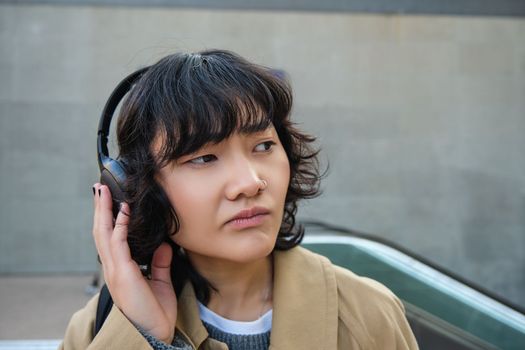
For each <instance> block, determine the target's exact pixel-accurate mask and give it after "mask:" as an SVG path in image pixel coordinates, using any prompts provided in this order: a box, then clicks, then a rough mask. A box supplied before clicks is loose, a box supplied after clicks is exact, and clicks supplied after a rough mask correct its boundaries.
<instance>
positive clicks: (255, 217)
mask: <svg viewBox="0 0 525 350" xmlns="http://www.w3.org/2000/svg"><path fill="white" fill-rule="evenodd" d="M268 214H270V211H269V210H268V209H266V208H263V207H253V208H250V209H244V210H241V211H240V212H238V213H237V215H235V216H234V217H232V218H230V219H229V220H228V221H227V222H226V224H227V225H231V226H233V227H235V228H239V229H241V228H247V227H253V226H258V225H260V224H261V223H262V222H263V220H264V219H265V218H266V217H267V216H268Z"/></svg>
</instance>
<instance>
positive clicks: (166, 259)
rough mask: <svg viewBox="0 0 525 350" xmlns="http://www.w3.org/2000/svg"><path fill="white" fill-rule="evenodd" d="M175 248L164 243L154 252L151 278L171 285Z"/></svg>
mask: <svg viewBox="0 0 525 350" xmlns="http://www.w3.org/2000/svg"><path fill="white" fill-rule="evenodd" d="M172 257H173V250H172V249H171V246H170V245H169V244H168V243H165V242H164V243H162V244H161V245H160V246H159V247H158V248H157V249H156V250H155V252H154V253H153V259H152V260H151V279H152V280H154V281H161V282H165V283H168V284H170V285H171V274H170V270H171V259H172Z"/></svg>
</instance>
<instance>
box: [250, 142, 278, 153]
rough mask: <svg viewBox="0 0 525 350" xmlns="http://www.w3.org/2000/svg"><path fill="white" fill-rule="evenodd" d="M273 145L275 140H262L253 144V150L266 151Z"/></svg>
mask: <svg viewBox="0 0 525 350" xmlns="http://www.w3.org/2000/svg"><path fill="white" fill-rule="evenodd" d="M273 145H275V142H273V141H266V142H262V143H260V144H258V145H257V146H255V149H254V150H255V151H256V152H268V151H269V150H271V149H272V146H273Z"/></svg>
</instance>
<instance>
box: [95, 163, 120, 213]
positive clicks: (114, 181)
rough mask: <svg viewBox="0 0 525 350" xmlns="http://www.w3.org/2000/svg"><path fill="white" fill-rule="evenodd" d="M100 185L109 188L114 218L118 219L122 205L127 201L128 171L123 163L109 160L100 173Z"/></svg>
mask: <svg viewBox="0 0 525 350" xmlns="http://www.w3.org/2000/svg"><path fill="white" fill-rule="evenodd" d="M100 183H101V184H103V185H106V186H108V187H109V190H110V191H111V198H112V199H113V217H117V214H118V212H119V210H120V203H121V202H124V201H125V200H126V192H125V183H126V170H125V167H124V164H123V162H122V161H120V160H115V159H111V158H107V159H106V161H105V162H104V168H103V169H102V171H101V172H100Z"/></svg>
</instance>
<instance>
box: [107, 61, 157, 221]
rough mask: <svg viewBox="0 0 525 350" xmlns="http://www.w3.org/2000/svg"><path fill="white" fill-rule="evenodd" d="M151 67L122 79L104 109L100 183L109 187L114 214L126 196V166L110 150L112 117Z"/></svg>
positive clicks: (114, 214) (115, 214)
mask: <svg viewBox="0 0 525 350" xmlns="http://www.w3.org/2000/svg"><path fill="white" fill-rule="evenodd" d="M148 68H149V67H146V68H142V69H139V70H137V71H135V72H133V73H131V74H130V75H128V76H127V77H126V78H124V80H122V81H121V82H120V83H119V84H118V85H117V87H116V88H115V90H113V92H112V93H111V95H110V96H109V99H108V100H107V102H106V105H105V106H104V109H103V110H102V115H101V116H100V121H99V124H98V132H97V159H98V167H99V169H100V183H101V184H103V185H106V186H108V187H109V189H110V191H111V196H112V198H113V216H114V217H116V216H117V214H118V212H119V204H120V202H122V201H124V200H125V198H126V195H125V187H124V184H125V181H126V170H125V169H126V167H125V162H124V161H123V160H122V159H113V158H111V157H110V156H109V152H108V136H109V127H110V125H111V119H112V118H113V114H114V113H115V109H117V106H118V105H119V103H120V101H121V100H122V98H123V97H124V96H125V95H126V94H127V93H128V92H129V90H131V88H132V87H133V85H134V84H135V83H136V82H137V81H138V80H139V79H140V78H141V77H142V75H143V74H144V73H145V72H146V71H147V70H148Z"/></svg>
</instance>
